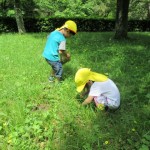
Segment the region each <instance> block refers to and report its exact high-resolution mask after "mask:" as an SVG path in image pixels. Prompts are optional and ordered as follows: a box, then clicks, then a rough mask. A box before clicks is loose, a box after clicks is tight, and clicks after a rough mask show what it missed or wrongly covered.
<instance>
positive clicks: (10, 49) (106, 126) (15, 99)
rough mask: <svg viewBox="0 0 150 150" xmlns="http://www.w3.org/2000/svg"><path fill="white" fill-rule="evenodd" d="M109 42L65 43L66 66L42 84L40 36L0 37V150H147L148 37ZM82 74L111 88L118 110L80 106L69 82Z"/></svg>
mask: <svg viewBox="0 0 150 150" xmlns="http://www.w3.org/2000/svg"><path fill="white" fill-rule="evenodd" d="M113 35H114V33H89V32H87V33H85V32H82V33H78V34H77V35H76V36H75V37H72V38H70V39H68V41H67V49H68V50H69V52H70V53H71V61H70V62H69V63H68V64H65V65H64V78H65V80H64V82H63V83H61V84H50V83H49V82H48V76H49V72H50V67H49V66H48V64H47V63H46V62H45V60H44V59H43V58H42V52H43V48H44V46H45V42H46V37H47V33H33V34H25V35H18V34H1V35H0V65H1V72H0V96H1V99H0V149H2V150H7V149H10V150H148V147H149V146H150V144H149V143H150V130H149V129H150V128H149V127H150V33H148V32H147V33H129V37H130V39H128V40H124V41H116V40H113V38H112V37H113ZM81 67H88V68H91V69H92V70H93V71H96V72H99V73H102V74H106V75H108V77H109V78H111V79H112V80H113V81H114V82H115V83H116V84H117V86H118V88H119V89H120V93H121V107H120V109H119V110H117V111H116V112H101V111H99V110H97V109H95V108H94V107H93V104H90V105H88V106H86V107H83V106H81V101H82V100H81V99H78V98H77V97H76V95H77V92H76V87H75V83H74V75H75V73H76V71H77V70H78V69H79V68H81ZM148 92H149V93H148Z"/></svg>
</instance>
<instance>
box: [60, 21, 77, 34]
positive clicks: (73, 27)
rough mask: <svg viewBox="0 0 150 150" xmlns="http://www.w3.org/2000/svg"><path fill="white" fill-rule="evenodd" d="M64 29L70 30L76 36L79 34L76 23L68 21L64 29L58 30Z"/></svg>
mask: <svg viewBox="0 0 150 150" xmlns="http://www.w3.org/2000/svg"><path fill="white" fill-rule="evenodd" d="M63 28H67V29H69V30H70V31H71V32H73V33H74V34H76V33H77V25H76V23H75V22H74V21H72V20H68V21H66V22H65V24H64V25H63V26H62V27H60V28H58V29H59V30H60V29H63Z"/></svg>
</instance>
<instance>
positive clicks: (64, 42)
mask: <svg viewBox="0 0 150 150" xmlns="http://www.w3.org/2000/svg"><path fill="white" fill-rule="evenodd" d="M59 50H66V41H62V42H60V45H59Z"/></svg>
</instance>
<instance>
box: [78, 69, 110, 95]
mask: <svg viewBox="0 0 150 150" xmlns="http://www.w3.org/2000/svg"><path fill="white" fill-rule="evenodd" d="M89 80H91V81H97V82H98V81H99V82H103V81H106V80H108V77H107V76H105V75H103V74H99V73H96V72H92V71H91V70H90V69H89V68H81V69H79V70H78V71H77V72H76V74H75V83H76V85H77V91H78V92H81V91H82V90H83V89H84V86H85V84H86V83H87V82H88V81H89Z"/></svg>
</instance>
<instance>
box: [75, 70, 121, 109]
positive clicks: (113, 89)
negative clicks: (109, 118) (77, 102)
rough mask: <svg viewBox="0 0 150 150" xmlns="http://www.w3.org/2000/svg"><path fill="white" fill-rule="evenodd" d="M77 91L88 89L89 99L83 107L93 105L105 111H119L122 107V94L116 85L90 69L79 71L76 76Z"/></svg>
mask: <svg viewBox="0 0 150 150" xmlns="http://www.w3.org/2000/svg"><path fill="white" fill-rule="evenodd" d="M75 83H76V85H77V91H78V92H82V91H84V90H85V89H86V88H87V91H88V90H89V91H88V97H87V98H86V99H85V100H84V102H83V103H82V105H86V104H89V103H91V102H92V101H93V100H94V102H95V104H96V106H97V107H98V108H99V109H101V110H103V109H117V108H118V107H119V106H120V93H119V90H118V88H117V86H116V84H115V83H114V82H113V81H112V80H111V79H109V78H108V77H107V76H105V75H103V74H99V73H96V72H92V71H91V70H90V69H88V68H82V69H79V70H78V71H77V73H76V75H75Z"/></svg>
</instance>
